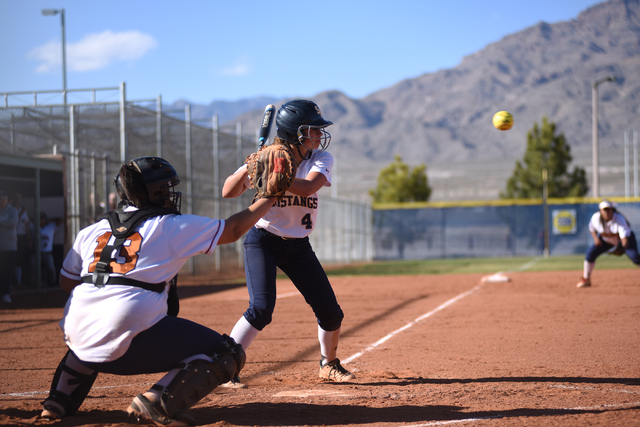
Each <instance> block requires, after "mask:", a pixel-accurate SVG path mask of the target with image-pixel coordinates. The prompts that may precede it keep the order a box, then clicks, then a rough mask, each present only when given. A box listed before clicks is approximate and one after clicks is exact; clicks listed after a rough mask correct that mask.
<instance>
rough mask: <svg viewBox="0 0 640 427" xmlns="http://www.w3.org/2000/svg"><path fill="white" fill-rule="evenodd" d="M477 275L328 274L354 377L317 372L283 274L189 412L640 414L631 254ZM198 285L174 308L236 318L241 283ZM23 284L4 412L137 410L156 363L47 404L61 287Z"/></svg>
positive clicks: (307, 315)
mask: <svg viewBox="0 0 640 427" xmlns="http://www.w3.org/2000/svg"><path fill="white" fill-rule="evenodd" d="M482 276H483V275H482V274H459V275H422V276H394V277H389V276H375V277H363V276H359V277H332V278H331V281H332V283H333V285H334V289H335V291H336V294H337V296H338V301H339V302H340V304H341V306H342V308H343V310H344V312H345V316H346V317H345V320H344V323H343V327H342V339H341V342H340V348H339V349H338V354H339V357H340V358H341V359H342V360H343V361H345V362H347V363H345V366H346V367H347V368H348V369H350V370H351V371H353V372H354V373H355V375H356V377H357V378H356V380H354V381H353V382H352V383H343V384H332V383H325V382H322V381H321V380H320V379H319V378H318V360H319V357H320V354H319V346H318V341H317V337H316V335H317V329H316V323H315V319H314V316H313V314H312V312H311V309H310V308H309V307H308V306H307V304H306V303H305V302H304V300H303V298H302V297H301V296H300V295H299V294H298V293H297V291H296V290H295V288H294V287H293V285H292V284H291V283H290V282H289V281H288V280H280V281H279V283H278V286H279V288H278V293H279V295H280V297H279V299H278V302H277V306H276V311H275V315H274V320H273V323H272V324H271V325H270V326H268V327H267V328H266V329H265V330H264V331H263V332H262V333H261V334H260V335H259V336H258V338H257V339H256V340H255V341H254V343H253V345H252V346H251V347H250V348H249V350H248V352H247V356H248V359H247V360H248V363H247V365H246V367H245V369H244V371H243V372H242V379H243V381H244V382H245V383H246V384H247V385H248V388H246V389H242V390H230V389H225V388H220V387H219V388H218V389H216V390H215V391H214V392H213V393H211V394H210V395H209V396H207V397H206V398H204V399H203V400H202V401H201V402H200V403H199V404H198V405H196V406H195V407H194V408H192V409H191V410H190V414H191V415H192V416H193V417H195V419H196V420H197V421H198V423H199V424H200V425H216V426H254V425H256V426H258V425H259V426H300V425H310V426H320V425H325V426H336V427H341V426H440V425H445V426H446V425H462V426H474V427H476V426H501V427H502V426H558V425H562V426H634V425H640V275H639V274H638V270H637V269H621V270H604V269H596V270H595V272H594V275H593V283H594V286H593V287H591V288H587V289H577V288H576V287H575V284H576V283H577V281H578V279H579V272H576V271H575V270H574V271H561V272H518V273H510V274H509V277H510V278H511V282H501V283H481V282H480V279H481V277H482ZM190 280H193V279H190ZM181 284H182V285H183V286H185V285H189V280H188V278H185V279H183V280H182V281H181ZM185 289H194V288H189V287H185ZM201 289H202V290H206V292H208V293H204V292H200V295H198V296H184V295H183V299H182V301H181V312H180V315H181V316H182V317H185V318H188V319H192V320H194V321H196V322H199V323H202V324H204V325H207V326H209V327H211V328H213V329H215V330H217V331H219V332H223V333H225V332H226V333H228V332H229V331H230V330H231V328H232V326H233V325H234V323H235V322H236V320H237V319H238V317H239V316H240V315H241V313H242V312H243V311H244V310H245V309H246V307H247V302H248V297H247V292H246V289H245V287H244V286H237V287H234V286H211V287H209V286H207V287H203V288H201ZM14 299H15V303H14V304H13V305H12V306H10V307H9V308H7V307H6V306H5V308H4V309H3V310H0V328H1V334H2V341H1V344H0V346H1V347H0V348H1V350H0V351H1V354H2V357H1V359H0V360H1V362H0V363H1V366H0V384H1V386H0V387H1V391H0V424H2V425H20V426H22V425H59V426H116V425H118V426H120V425H134V424H136V423H135V420H134V419H131V418H127V414H126V412H125V409H126V408H127V406H128V405H129V403H130V402H131V399H132V397H133V396H134V395H136V394H137V393H141V392H143V391H144V390H146V389H147V388H148V387H149V386H150V385H151V384H152V383H153V382H155V381H156V380H157V379H158V378H159V377H160V375H140V376H131V377H117V376H113V375H105V374H100V375H99V376H98V379H97V381H96V383H95V385H94V388H93V389H92V391H91V393H90V394H89V397H88V398H87V400H86V401H85V403H84V405H83V406H82V407H81V408H80V411H79V413H78V414H77V416H75V417H70V418H67V419H64V420H63V421H60V422H49V421H46V420H42V419H39V418H38V415H39V413H40V410H41V402H42V400H43V399H44V398H45V397H46V395H47V392H48V389H49V385H50V382H51V379H52V377H53V373H54V370H55V368H56V366H57V364H58V362H59V360H60V359H61V357H62V356H63V355H64V353H65V351H66V348H65V347H64V344H63V342H62V333H61V332H60V330H59V329H58V321H59V320H60V318H61V316H62V311H63V310H62V304H63V303H64V294H63V293H62V292H61V291H59V292H49V293H41V294H19V295H16V296H15V298H14ZM52 306H53V307H52ZM25 307H40V308H25Z"/></svg>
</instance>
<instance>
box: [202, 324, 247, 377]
mask: <svg viewBox="0 0 640 427" xmlns="http://www.w3.org/2000/svg"><path fill="white" fill-rule="evenodd" d="M226 355H230V356H232V357H233V360H234V361H235V362H236V369H235V371H234V372H233V374H232V375H231V378H233V377H234V376H236V375H238V374H239V373H240V371H241V370H242V368H244V364H245V362H246V360H247V355H246V353H245V352H244V349H243V348H242V345H240V344H238V343H237V342H235V340H234V339H233V338H231V337H230V336H229V335H227V334H224V335H222V342H221V343H220V345H218V347H216V349H215V350H214V352H213V354H207V356H209V357H211V358H212V359H213V361H214V362H215V361H216V360H219V359H221V358H222V357H223V356H226ZM231 378H229V379H228V380H225V381H223V382H225V383H226V382H228V381H230V380H231Z"/></svg>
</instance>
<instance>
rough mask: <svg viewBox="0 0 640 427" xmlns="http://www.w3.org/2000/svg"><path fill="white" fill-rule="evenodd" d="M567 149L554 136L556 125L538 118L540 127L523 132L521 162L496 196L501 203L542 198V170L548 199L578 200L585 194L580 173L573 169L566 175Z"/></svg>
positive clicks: (536, 125) (568, 156)
mask: <svg viewBox="0 0 640 427" xmlns="http://www.w3.org/2000/svg"><path fill="white" fill-rule="evenodd" d="M571 160H572V157H571V148H570V147H569V145H568V144H567V142H566V139H565V137H564V134H562V133H560V134H559V135H556V124H555V123H553V122H551V123H549V121H548V120H547V118H546V117H543V118H542V126H540V127H538V123H534V124H533V129H531V130H530V131H529V132H527V151H526V152H525V153H524V158H523V160H522V162H520V160H518V161H516V166H515V169H514V170H513V174H512V175H511V178H509V180H508V181H507V188H506V190H505V191H504V192H501V193H500V197H501V198H503V199H535V198H540V197H542V184H543V183H542V170H543V169H544V168H545V166H546V169H547V174H548V175H547V176H548V180H547V186H548V191H549V193H548V194H549V197H582V196H584V195H585V194H587V191H588V190H589V187H588V186H587V178H586V173H585V171H584V169H582V168H580V167H577V166H576V167H574V169H573V172H568V165H569V163H570V162H571Z"/></svg>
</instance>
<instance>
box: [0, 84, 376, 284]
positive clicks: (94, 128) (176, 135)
mask: <svg viewBox="0 0 640 427" xmlns="http://www.w3.org/2000/svg"><path fill="white" fill-rule="evenodd" d="M2 96H3V99H4V102H3V105H0V157H2V156H3V155H4V161H2V162H0V163H2V164H5V165H8V166H7V167H3V168H2V169H4V170H5V172H4V173H2V172H0V185H2V187H4V189H6V191H10V190H11V189H14V190H15V189H18V190H20V191H21V193H22V194H23V199H24V201H25V204H26V205H27V206H28V207H29V208H30V211H31V212H30V214H31V216H32V218H35V217H37V216H38V215H39V211H40V210H41V209H44V207H43V205H42V204H41V203H40V202H41V201H40V196H41V192H40V191H36V189H37V188H41V187H42V186H47V182H46V179H45V180H43V179H42V178H40V179H39V180H36V179H35V178H33V174H32V173H31V172H29V171H28V169H29V167H28V162H25V161H24V159H28V158H44V157H46V158H53V159H58V161H59V162H61V163H62V170H63V171H64V172H63V174H61V176H62V178H61V179H63V180H64V185H63V186H62V187H63V188H64V190H63V194H60V195H59V197H60V199H62V200H63V204H64V215H65V218H66V222H65V225H66V230H67V231H66V235H65V246H66V249H67V250H68V249H69V247H70V245H71V243H72V242H73V238H74V236H75V235H76V234H77V232H78V231H79V230H80V229H82V228H84V227H86V226H87V225H89V224H91V223H93V222H95V221H96V218H97V216H98V215H100V214H101V213H104V212H106V211H107V210H110V208H113V204H112V202H111V201H110V197H109V195H110V193H113V192H114V191H115V189H114V187H113V183H112V181H113V177H114V176H115V175H116V173H117V171H118V169H119V167H120V165H121V164H122V162H123V161H125V160H127V159H132V158H135V157H139V156H158V157H162V158H164V159H166V160H168V161H169V162H170V163H171V164H172V165H173V166H174V167H175V168H176V170H177V171H178V173H179V175H180V179H181V184H180V188H179V189H180V190H181V191H182V193H183V202H182V212H183V213H186V214H196V215H203V216H209V217H214V218H227V217H229V216H230V215H232V214H234V213H235V212H238V211H240V210H242V209H244V208H246V207H247V206H249V205H250V203H251V198H252V196H253V193H252V194H249V193H250V192H247V193H246V194H245V195H243V196H242V197H239V198H236V199H224V198H222V196H221V188H222V185H223V183H224V180H225V179H226V177H227V176H229V175H231V174H232V173H233V172H234V171H235V170H236V169H237V168H238V167H239V166H240V165H241V164H242V163H243V162H244V159H245V158H246V156H247V155H249V154H250V153H252V152H254V151H255V150H256V148H257V142H256V141H257V137H256V132H254V130H253V129H252V130H251V131H250V132H246V131H245V132H243V129H242V126H241V124H239V123H238V124H235V125H231V126H229V125H223V126H220V125H219V124H218V123H217V117H212V118H208V119H206V120H197V119H192V117H191V113H190V107H189V106H188V105H187V106H186V107H185V109H184V110H180V111H166V110H163V109H162V103H161V99H160V98H158V99H150V100H141V101H129V100H127V99H126V96H125V85H124V83H123V84H121V85H120V86H119V87H113V88H104V89H88V90H70V91H67V99H68V101H67V104H61V102H60V98H61V92H57V91H49V92H47V91H45V92H21V93H15V92H14V93H6V94H2ZM56 102H57V103H56ZM258 127H259V124H256V129H255V130H256V131H257V129H258ZM16 159H20V160H19V161H18V160H16ZM0 160H1V159H0ZM16 162H18V163H20V164H21V165H23V166H24V168H20V166H17V165H14V164H13V163H16ZM9 166H10V167H9ZM16 168H18V169H16ZM22 169H24V170H22ZM39 172H40V171H39ZM43 174H44V175H45V176H50V175H48V174H46V173H43ZM43 174H39V175H43ZM36 181H38V182H36ZM325 191H327V190H326V189H323V190H321V192H325ZM49 196H52V197H54V198H55V194H50V195H49ZM112 196H113V195H112ZM36 199H38V200H36ZM45 204H46V203H45ZM59 204H60V203H58V205H59ZM321 204H322V207H321V209H320V210H319V216H318V221H317V225H316V230H315V231H314V233H312V236H311V242H312V245H313V246H314V249H315V250H316V252H317V254H318V257H319V258H320V260H321V261H322V262H324V263H349V262H354V261H366V260H371V259H372V258H373V249H372V230H371V226H372V224H373V221H372V220H371V206H370V205H368V204H366V203H361V202H353V201H350V200H344V199H338V198H333V197H330V193H329V192H327V193H326V195H322V197H321ZM54 205H55V203H54ZM49 216H50V217H51V214H49ZM242 267H243V256H242V247H241V242H238V243H236V244H229V245H222V246H221V247H219V248H218V249H217V250H216V251H215V252H214V255H213V256H210V257H207V256H203V257H195V258H194V259H192V260H190V262H189V263H188V265H186V266H185V270H188V272H189V273H204V272H209V271H218V272H221V271H226V270H238V269H241V268H242ZM36 268H37V266H36Z"/></svg>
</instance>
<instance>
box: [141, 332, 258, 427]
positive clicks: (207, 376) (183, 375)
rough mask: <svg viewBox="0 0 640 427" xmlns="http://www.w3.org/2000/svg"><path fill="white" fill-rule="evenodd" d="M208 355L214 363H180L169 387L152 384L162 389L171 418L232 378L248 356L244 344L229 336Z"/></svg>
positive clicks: (163, 398) (203, 361) (156, 388)
mask: <svg viewBox="0 0 640 427" xmlns="http://www.w3.org/2000/svg"><path fill="white" fill-rule="evenodd" d="M208 356H211V358H212V359H213V361H212V362H210V361H208V360H204V359H196V360H192V361H191V362H188V363H181V364H180V365H179V366H178V367H179V368H180V372H178V374H177V375H176V376H175V378H174V379H173V380H172V381H171V383H170V384H169V385H168V386H167V387H166V388H164V387H161V386H157V385H154V386H153V387H152V388H153V389H155V390H159V391H160V392H161V398H160V401H161V403H162V408H163V409H164V410H165V411H166V413H167V414H168V415H170V416H171V417H174V418H175V417H179V416H180V414H182V413H183V412H184V411H186V410H187V409H189V408H190V407H192V406H193V405H195V404H196V403H198V402H199V401H200V400H201V399H202V398H203V397H205V396H206V395H208V394H209V393H211V392H212V391H213V390H214V389H215V388H216V387H218V386H219V385H220V384H224V383H226V382H229V381H231V379H232V378H233V377H234V376H235V375H237V374H238V372H240V370H241V369H242V367H243V366H244V362H245V358H246V356H245V353H244V350H243V349H242V346H241V345H238V344H236V343H235V341H233V339H231V338H230V337H228V336H226V335H224V341H223V342H222V343H221V344H220V345H219V346H218V347H217V348H216V351H215V353H213V354H210V355H208Z"/></svg>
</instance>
